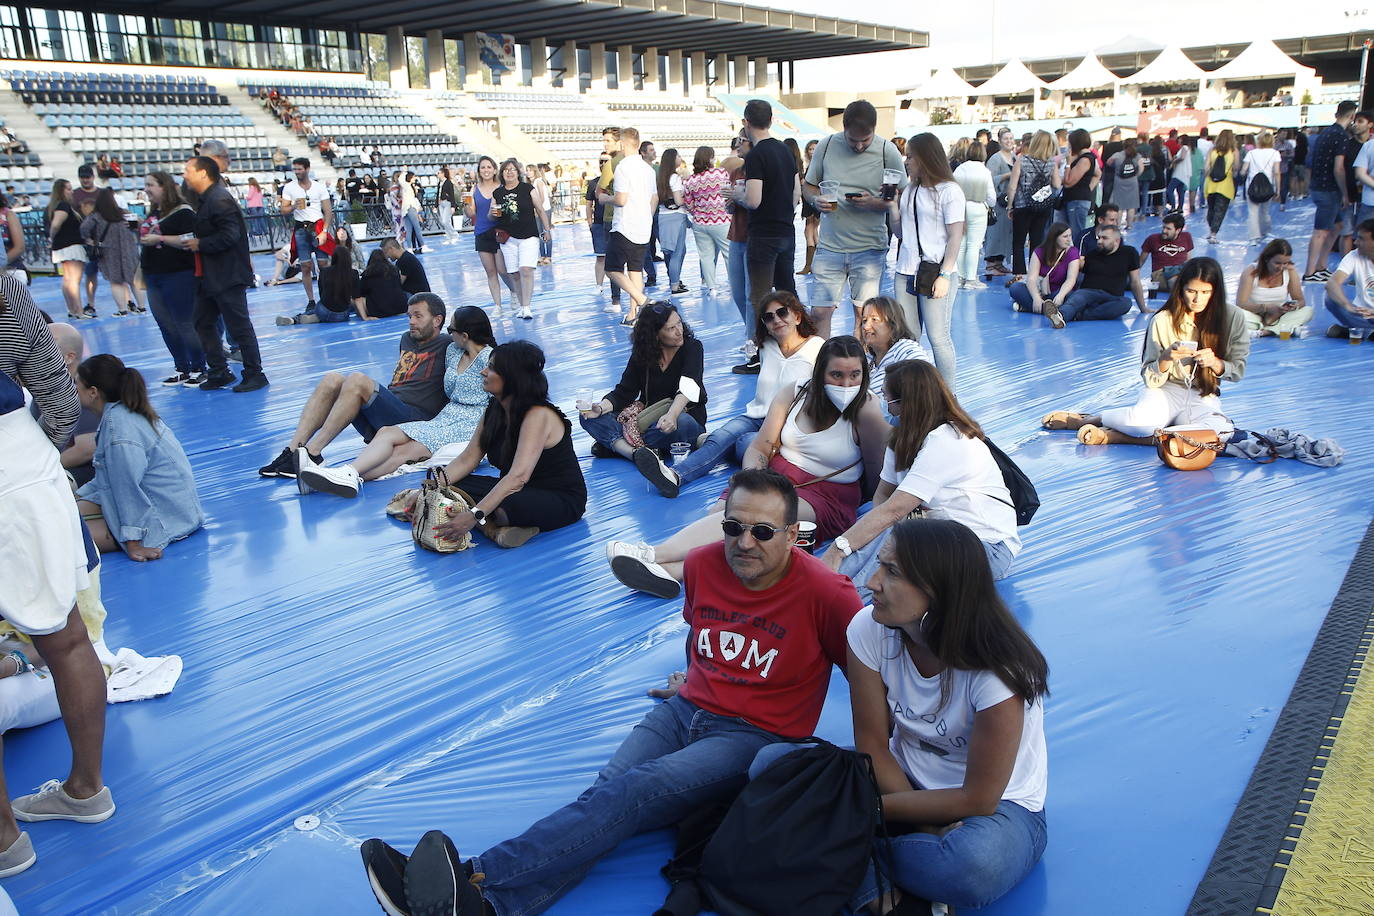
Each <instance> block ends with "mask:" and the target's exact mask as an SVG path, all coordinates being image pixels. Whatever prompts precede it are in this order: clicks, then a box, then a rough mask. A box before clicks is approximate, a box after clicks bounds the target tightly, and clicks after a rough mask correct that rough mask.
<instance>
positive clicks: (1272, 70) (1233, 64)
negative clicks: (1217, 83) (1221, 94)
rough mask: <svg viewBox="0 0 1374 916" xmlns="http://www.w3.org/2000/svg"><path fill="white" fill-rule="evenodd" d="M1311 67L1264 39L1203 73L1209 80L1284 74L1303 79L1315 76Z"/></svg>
mask: <svg viewBox="0 0 1374 916" xmlns="http://www.w3.org/2000/svg"><path fill="white" fill-rule="evenodd" d="M1316 72H1317V71H1316V70H1315V69H1314V68H1312V67H1304V66H1303V65H1302V64H1300V63H1298V62H1297V61H1295V60H1294V59H1293V58H1291V57H1289V56H1288V55H1287V54H1284V53H1283V52H1282V51H1281V50H1279V46H1278V45H1276V44H1274V43H1273V42H1272V41H1270V40H1269V39H1267V38H1264V39H1261V40H1259V41H1256V42H1253V43H1252V44H1251V45H1250V46H1249V47H1247V48H1246V49H1245V50H1244V51H1241V52H1240V53H1239V54H1237V55H1236V56H1235V58H1234V59H1232V60H1231V61H1230V62H1229V63H1227V64H1226V65H1225V66H1223V67H1222V68H1221V69H1219V70H1213V71H1212V72H1211V73H1208V74H1207V79H1211V80H1251V79H1263V78H1266V77H1270V78H1273V77H1287V76H1291V77H1294V78H1295V79H1297V80H1299V81H1302V82H1307V81H1308V80H1310V79H1311V78H1312V77H1313V76H1315V75H1316Z"/></svg>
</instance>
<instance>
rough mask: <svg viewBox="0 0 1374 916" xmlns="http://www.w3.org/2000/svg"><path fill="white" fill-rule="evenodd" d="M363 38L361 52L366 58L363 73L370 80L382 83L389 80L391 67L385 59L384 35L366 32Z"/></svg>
mask: <svg viewBox="0 0 1374 916" xmlns="http://www.w3.org/2000/svg"><path fill="white" fill-rule="evenodd" d="M363 38H364V41H363V53H364V55H365V56H366V58H367V60H366V65H365V67H364V70H363V73H364V75H365V76H366V77H367V78H368V79H370V80H377V81H378V82H382V83H385V82H387V81H389V80H390V79H391V68H390V66H389V65H388V64H387V60H386V36H385V35H377V34H375V33H368V34H366V35H364V36H363Z"/></svg>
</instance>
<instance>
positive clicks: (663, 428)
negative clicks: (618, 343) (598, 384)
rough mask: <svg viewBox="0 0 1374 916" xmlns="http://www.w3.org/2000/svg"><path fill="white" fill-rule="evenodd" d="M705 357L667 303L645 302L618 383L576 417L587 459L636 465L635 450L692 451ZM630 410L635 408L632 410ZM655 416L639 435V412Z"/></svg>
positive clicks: (700, 418)
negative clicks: (676, 446) (676, 445)
mask: <svg viewBox="0 0 1374 916" xmlns="http://www.w3.org/2000/svg"><path fill="white" fill-rule="evenodd" d="M705 363H706V352H705V350H704V349H703V348H702V346H701V341H700V340H697V337H696V335H695V334H693V333H692V329H691V328H690V327H688V326H687V324H686V323H685V322H684V321H683V320H682V314H681V313H680V312H679V311H678V310H677V306H675V305H673V304H672V303H671V302H646V303H644V307H643V308H641V309H640V310H639V317H638V318H637V319H635V326H634V331H633V332H632V334H631V337H630V358H629V360H628V361H627V362H626V363H625V371H624V372H622V373H621V374H620V381H619V382H617V383H616V386H615V387H614V388H612V389H611V390H610V391H608V392H607V393H606V395H605V397H603V398H601V399H600V400H599V401H596V402H595V403H594V404H592V405H590V407H588V408H587V409H586V410H582V411H580V413H581V416H580V419H579V422H580V423H581V424H582V428H583V429H585V430H586V431H587V432H588V433H589V434H590V435H591V437H592V438H593V439H594V440H596V441H595V444H593V445H592V457H594V458H612V457H615V456H619V457H621V458H627V459H629V460H631V461H634V460H635V457H634V456H635V449H637V448H643V447H648V448H650V449H653V450H655V451H657V450H661V449H665V448H667V447H668V446H669V445H670V444H671V443H673V442H686V443H688V444H690V445H691V446H692V447H693V448H695V447H696V444H697V439H698V438H700V436H701V434H702V432H703V431H704V429H705V427H706V384H705V382H704V381H703V380H702V375H703V373H704V371H705ZM634 405H638V408H635V406H634ZM641 409H642V410H650V411H652V412H653V413H658V414H659V418H658V419H657V420H655V421H654V422H653V423H652V424H651V425H650V426H649V427H648V428H647V429H645V430H644V431H643V432H642V433H641V432H640V431H639V430H638V427H637V426H636V423H635V417H636V416H637V415H638V414H639V412H640V410H641Z"/></svg>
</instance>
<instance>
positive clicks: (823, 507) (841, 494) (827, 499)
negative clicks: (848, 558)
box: [720, 455, 863, 542]
mask: <svg viewBox="0 0 1374 916" xmlns="http://www.w3.org/2000/svg"><path fill="white" fill-rule="evenodd" d="M768 467H769V468H771V469H772V470H774V471H777V472H778V473H779V474H781V475H782V476H784V477H786V478H787V479H788V480H790V481H792V483H794V484H803V483H806V482H807V481H808V480H813V479H815V477H816V475H815V474H811V473H809V472H807V471H803V470H802V469H801V468H799V467H797V466H796V465H795V464H793V463H792V462H790V461H788V460H787V459H786V458H784V457H782V456H781V455H774V456H773V460H772V461H770V462H768ZM729 496H730V488H729V487H726V488H725V491H724V492H723V493H721V494H720V498H721V499H727V498H728V497H729ZM797 498H798V499H800V500H801V501H802V502H804V503H806V504H807V505H808V506H810V507H811V511H812V512H814V513H815V514H816V541H817V542H820V541H828V540H830V539H831V538H833V537H836V536H838V535H841V534H844V533H845V532H846V531H848V530H849V528H850V526H852V525H853V524H854V522H855V521H856V520H858V517H859V505H860V504H861V503H862V502H863V488H862V487H860V486H859V481H857V480H856V481H854V482H853V483H836V482H835V481H833V480H822V481H820V482H818V483H813V484H810V485H809V486H805V487H802V486H799V487H798V488H797Z"/></svg>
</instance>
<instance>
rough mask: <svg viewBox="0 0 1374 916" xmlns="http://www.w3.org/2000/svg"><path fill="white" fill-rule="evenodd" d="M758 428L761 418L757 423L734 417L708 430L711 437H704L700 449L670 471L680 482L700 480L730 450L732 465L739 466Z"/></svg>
mask: <svg viewBox="0 0 1374 916" xmlns="http://www.w3.org/2000/svg"><path fill="white" fill-rule="evenodd" d="M679 422H681V421H679ZM762 428H763V418H762V417H759V418H758V419H757V420H755V419H754V418H753V417H735V418H734V419H733V420H727V421H725V422H724V423H723V424H721V425H720V426H717V427H716V428H715V429H713V430H711V435H709V436H707V437H706V441H705V442H703V443H702V444H701V448H699V449H697V450H696V451H695V452H692V454H690V455H688V456H687V457H686V458H684V459H682V460H681V461H679V462H678V463H677V464H675V465H673V470H674V471H677V475H678V477H680V478H681V482H682V483H691V482H692V481H693V480H696V479H697V478H699V477H704V476H705V475H706V474H707V472H709V471H710V470H711V469H712V468H713V467H715V466H716V464H717V463H718V462H719V461H720V460H721V459H722V458H724V457H725V456H726V455H728V454H729V453H730V452H731V450H733V451H734V453H735V462H736V463H737V464H743V463H744V453H745V451H747V450H748V448H749V443H751V442H753V441H754V437H755V436H757V435H758V433H759V430H760V429H762Z"/></svg>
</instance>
